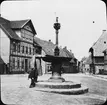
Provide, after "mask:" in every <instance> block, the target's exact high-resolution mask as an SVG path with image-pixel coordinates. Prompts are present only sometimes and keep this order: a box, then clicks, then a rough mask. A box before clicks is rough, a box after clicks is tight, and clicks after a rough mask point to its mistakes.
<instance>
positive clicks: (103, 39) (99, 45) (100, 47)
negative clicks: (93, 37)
mask: <svg viewBox="0 0 107 105" xmlns="http://www.w3.org/2000/svg"><path fill="white" fill-rule="evenodd" d="M106 48H107V31H106V30H103V33H102V35H101V36H100V37H99V39H98V40H97V41H96V42H95V43H94V44H93V46H92V47H91V48H90V49H93V51H94V56H104V54H103V51H104V50H105V49H106Z"/></svg>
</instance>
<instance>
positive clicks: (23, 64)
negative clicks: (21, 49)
mask: <svg viewBox="0 0 107 105" xmlns="http://www.w3.org/2000/svg"><path fill="white" fill-rule="evenodd" d="M22 69H24V60H22Z"/></svg>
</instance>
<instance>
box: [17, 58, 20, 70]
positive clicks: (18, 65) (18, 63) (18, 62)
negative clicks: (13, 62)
mask: <svg viewBox="0 0 107 105" xmlns="http://www.w3.org/2000/svg"><path fill="white" fill-rule="evenodd" d="M19 67H20V61H19V59H18V60H17V68H19Z"/></svg>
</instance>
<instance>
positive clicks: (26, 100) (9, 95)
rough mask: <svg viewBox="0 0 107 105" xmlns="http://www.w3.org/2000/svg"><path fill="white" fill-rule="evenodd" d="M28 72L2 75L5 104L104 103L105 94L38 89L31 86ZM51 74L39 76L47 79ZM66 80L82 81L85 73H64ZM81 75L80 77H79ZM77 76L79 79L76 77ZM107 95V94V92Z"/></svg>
mask: <svg viewBox="0 0 107 105" xmlns="http://www.w3.org/2000/svg"><path fill="white" fill-rule="evenodd" d="M27 76H28V74H18V75H1V99H2V101H3V103H5V104H10V105H12V104H15V105H95V104H96V105H99V104H101V103H104V101H105V100H106V97H105V96H104V95H99V94H95V93H94V92H88V93H86V94H82V95H62V94H56V93H48V92H41V91H37V90H36V87H35V88H29V84H30V80H28V78H27ZM50 76H51V75H50V74H47V75H44V76H39V78H38V80H39V81H40V80H47V79H48V78H49V77H50ZM62 76H63V77H64V78H65V79H66V80H69V81H70V80H73V81H76V82H81V80H82V79H83V77H85V78H86V75H84V74H62ZM78 77H79V78H78ZM76 78H77V79H76ZM105 95H106V96H107V94H105Z"/></svg>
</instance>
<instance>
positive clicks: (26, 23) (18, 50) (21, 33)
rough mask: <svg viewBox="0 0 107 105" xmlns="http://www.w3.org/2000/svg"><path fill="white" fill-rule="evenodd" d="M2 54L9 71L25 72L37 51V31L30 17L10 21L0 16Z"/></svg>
mask: <svg viewBox="0 0 107 105" xmlns="http://www.w3.org/2000/svg"><path fill="white" fill-rule="evenodd" d="M0 33H1V34H0V43H1V45H0V56H1V58H2V60H3V61H4V62H5V64H6V65H8V73H25V72H28V70H29V68H30V59H31V57H32V55H33V54H34V53H35V52H36V48H35V47H34V43H33V41H34V36H35V35H36V31H35V29H34V26H33V24H32V21H31V20H30V19H27V20H18V21H17V20H16V21H9V20H7V19H4V18H2V17H0Z"/></svg>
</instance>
